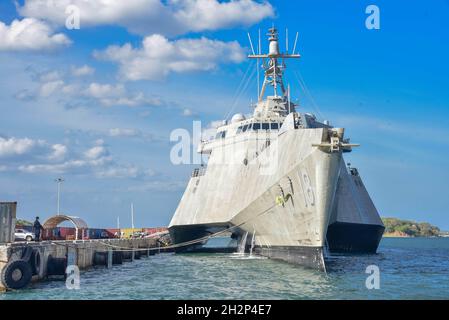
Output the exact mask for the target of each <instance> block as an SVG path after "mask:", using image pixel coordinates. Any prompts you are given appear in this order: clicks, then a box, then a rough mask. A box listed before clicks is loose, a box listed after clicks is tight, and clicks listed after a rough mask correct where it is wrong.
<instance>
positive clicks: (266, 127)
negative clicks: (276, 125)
mask: <svg viewBox="0 0 449 320" xmlns="http://www.w3.org/2000/svg"><path fill="white" fill-rule="evenodd" d="M262 130H270V124H269V123H262Z"/></svg>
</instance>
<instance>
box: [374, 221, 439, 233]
mask: <svg viewBox="0 0 449 320" xmlns="http://www.w3.org/2000/svg"><path fill="white" fill-rule="evenodd" d="M382 221H383V223H384V225H385V235H386V236H388V235H390V236H403V237H437V236H439V235H440V229H439V228H438V227H436V226H433V225H431V224H430V223H428V222H415V221H409V220H401V219H397V218H382Z"/></svg>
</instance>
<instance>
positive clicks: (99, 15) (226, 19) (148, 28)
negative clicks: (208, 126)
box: [18, 0, 274, 36]
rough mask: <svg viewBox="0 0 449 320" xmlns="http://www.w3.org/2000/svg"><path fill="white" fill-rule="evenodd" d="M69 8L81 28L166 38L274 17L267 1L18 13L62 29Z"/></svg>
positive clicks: (39, 2)
mask: <svg viewBox="0 0 449 320" xmlns="http://www.w3.org/2000/svg"><path fill="white" fill-rule="evenodd" d="M68 5H75V6H77V7H78V8H79V9H80V12H81V21H80V22H81V28H83V27H90V26H97V25H119V26H123V27H125V28H127V29H128V30H129V31H131V32H134V33H139V34H149V33H160V34H164V35H169V36H173V35H179V34H185V33H189V32H192V31H194V32H199V31H206V30H218V29H222V28H230V27H235V26H249V25H252V24H255V23H257V22H259V21H261V20H262V19H264V18H267V17H273V16H274V9H273V7H272V6H271V5H270V4H269V3H268V2H267V1H262V2H257V1H253V0H232V1H218V0H168V1H162V0H127V1H105V0H89V1H86V0H57V1H47V0H26V1H25V3H24V4H23V6H18V11H19V13H20V14H21V15H22V16H26V17H34V18H39V19H43V20H46V21H49V22H52V23H55V24H57V25H59V26H64V25H65V21H66V18H67V16H66V14H65V8H66V7H67V6H68Z"/></svg>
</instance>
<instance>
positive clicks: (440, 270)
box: [0, 238, 449, 300]
mask: <svg viewBox="0 0 449 320" xmlns="http://www.w3.org/2000/svg"><path fill="white" fill-rule="evenodd" d="M368 265H377V266H378V267H379V269H380V289H371V290H368V289H367V288H366V286H365V281H366V278H367V277H368V276H369V275H368V274H366V273H365V271H366V267H367V266H368ZM1 299H33V300H35V299H449V238H412V239H399V238H387V239H383V240H382V242H381V245H380V247H379V252H378V254H376V255H368V256H337V257H332V258H331V260H330V262H329V263H328V272H327V273H326V274H325V273H321V272H317V271H314V270H310V269H305V268H302V267H300V266H294V265H290V264H287V263H283V262H278V261H273V260H269V259H264V258H249V257H243V258H242V257H237V256H236V255H235V254H234V255H232V254H188V255H174V254H160V255H156V256H152V257H149V258H143V259H141V260H136V261H135V262H133V263H125V264H123V265H122V266H114V267H113V268H112V269H103V268H101V269H91V270H89V271H85V272H82V273H81V288H80V289H79V290H68V289H66V287H65V282H64V281H48V282H40V283H36V284H33V285H31V286H30V287H29V288H28V289H26V290H21V291H17V292H9V293H6V294H0V300H1Z"/></svg>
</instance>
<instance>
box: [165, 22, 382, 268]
mask: <svg viewBox="0 0 449 320" xmlns="http://www.w3.org/2000/svg"><path fill="white" fill-rule="evenodd" d="M269 35H270V38H269V42H270V46H269V48H270V53H269V54H268V55H257V58H258V59H266V60H267V61H268V62H267V63H265V62H264V64H263V65H264V69H265V78H264V82H263V88H262V92H261V95H260V96H259V101H258V103H257V104H256V105H255V110H254V113H253V116H252V117H249V118H248V119H246V118H245V116H243V115H241V114H236V115H235V116H234V117H233V118H232V120H231V121H230V123H227V122H226V123H225V124H224V125H223V126H221V127H219V128H218V129H217V135H216V137H215V139H212V140H209V141H203V142H202V143H201V144H200V146H199V152H201V153H203V154H207V155H209V159H208V165H207V168H206V167H203V168H202V170H196V171H194V174H193V175H192V177H191V179H190V181H189V183H188V185H187V188H186V190H185V192H184V195H183V197H182V199H181V201H180V203H179V206H178V208H177V210H176V212H175V214H174V216H173V218H172V220H171V222H170V225H169V231H170V234H171V236H172V238H173V241H174V243H175V244H177V245H179V247H178V251H194V250H197V249H199V248H200V247H201V246H202V245H203V244H204V243H205V242H206V240H207V237H210V236H213V235H215V234H217V233H220V232H223V231H227V232H229V233H230V234H231V235H232V237H233V238H242V236H243V235H244V234H250V235H251V236H248V237H246V236H245V238H246V239H248V241H249V240H251V241H252V242H253V243H251V244H250V243H248V245H251V246H252V247H254V250H255V252H256V253H257V254H260V255H264V256H268V257H271V258H274V259H281V260H285V261H288V262H292V263H298V264H302V265H306V266H310V267H316V268H319V269H322V270H324V269H325V259H324V253H325V252H326V251H327V250H331V251H334V252H358V253H368V252H369V253H372V252H375V251H376V249H377V246H378V243H379V241H380V238H381V235H382V233H383V228H384V227H383V224H382V222H381V220H380V217H379V215H378V213H377V210H376V208H375V206H374V204H373V203H372V201H371V199H370V197H369V194H368V193H367V191H366V189H365V187H364V185H363V183H362V181H361V178H360V176H359V173H358V171H357V169H355V168H350V167H349V168H348V167H346V165H345V162H344V158H343V153H345V152H350V151H351V150H352V147H355V146H357V145H355V144H351V143H350V142H349V139H346V138H345V137H344V129H343V128H334V127H332V126H330V125H329V123H328V122H326V121H324V122H319V121H318V120H317V119H316V117H315V116H314V115H313V114H310V113H300V112H296V110H295V105H294V104H293V103H291V102H290V96H289V90H288V91H286V90H285V87H284V85H283V81H282V73H283V70H284V69H285V64H284V62H283V61H284V59H286V58H297V57H299V55H295V54H292V55H286V54H280V53H279V50H278V44H277V41H278V40H277V32H276V30H275V29H274V28H273V29H270V34H269ZM250 57H251V56H250ZM267 85H271V86H273V88H274V95H272V96H267V97H266V98H265V99H264V97H263V95H264V93H265V88H266V86H267ZM278 88H280V89H281V95H278V94H277V91H278ZM195 239H204V241H199V242H195ZM183 244H188V245H183Z"/></svg>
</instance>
